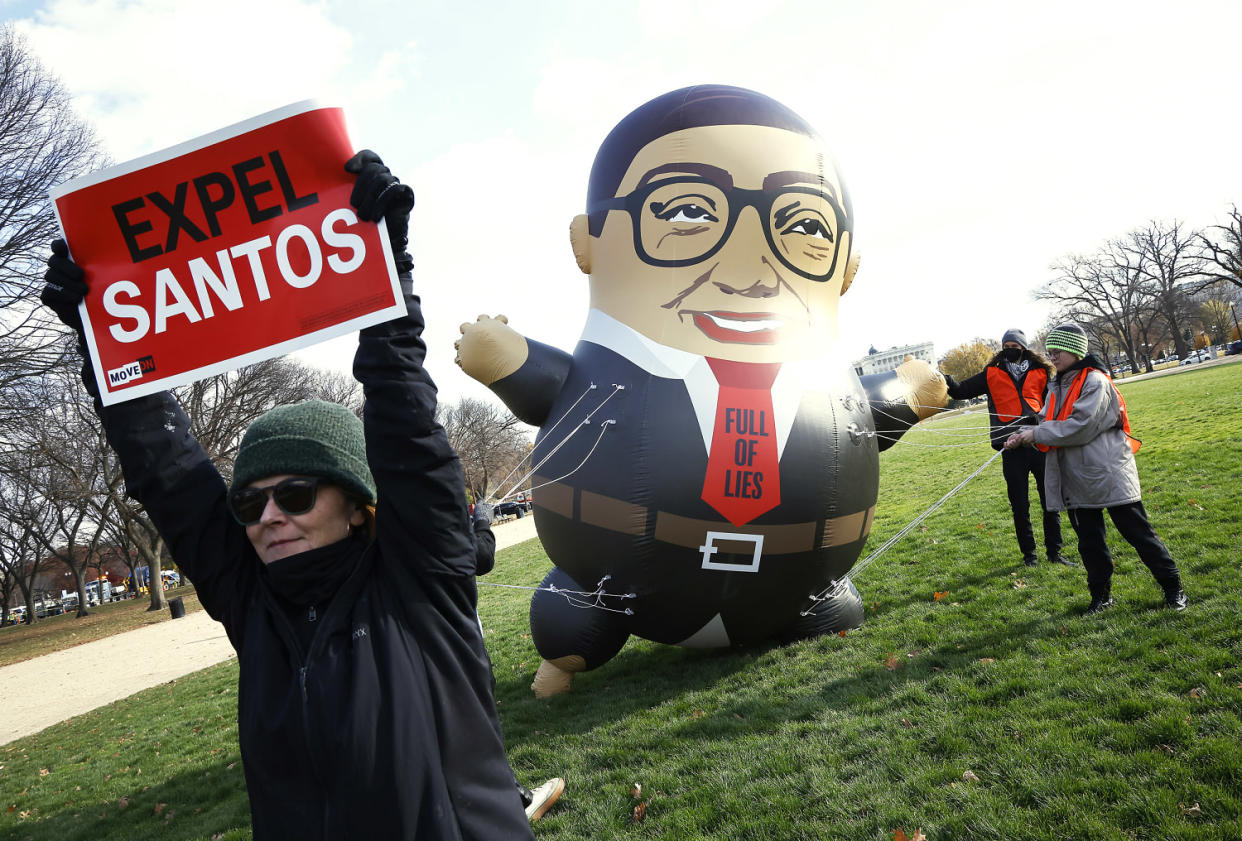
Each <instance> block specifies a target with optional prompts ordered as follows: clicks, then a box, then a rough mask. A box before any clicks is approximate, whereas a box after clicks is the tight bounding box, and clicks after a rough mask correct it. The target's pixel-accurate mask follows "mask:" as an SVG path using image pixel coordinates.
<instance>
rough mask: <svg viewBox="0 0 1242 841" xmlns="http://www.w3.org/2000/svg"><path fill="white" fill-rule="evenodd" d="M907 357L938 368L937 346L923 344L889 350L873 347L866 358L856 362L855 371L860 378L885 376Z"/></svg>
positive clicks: (928, 343)
mask: <svg viewBox="0 0 1242 841" xmlns="http://www.w3.org/2000/svg"><path fill="white" fill-rule="evenodd" d="M907 356H912V357H914V358H915V359H922V360H923V361H924V362H926V363H927V364H929V365H931V366H932V367H933V368H934V367H936V349H935V345H933V344H932V343H931V342H923V343H922V344H917V345H906V346H904V347H894V348H889V349H888V350H876V349H875V346H872V348H871V350H870V351H868V352H867V355H866V356H864V357H863V358H862V359H859V360H856V361H855V362H854V370H855V371H857V372H858V375H859V376H860V377H861V376H862V375H864V374H883V373H884V372H885V371H892V370H894V369H896V367H897V366H898V365H900V364H901V363H902V362H905V360H906V357H907Z"/></svg>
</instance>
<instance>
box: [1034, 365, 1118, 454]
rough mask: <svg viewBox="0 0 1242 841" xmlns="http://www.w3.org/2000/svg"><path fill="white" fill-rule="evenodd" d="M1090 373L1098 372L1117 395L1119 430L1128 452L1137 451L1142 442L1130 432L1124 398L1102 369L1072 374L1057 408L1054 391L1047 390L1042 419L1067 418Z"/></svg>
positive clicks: (1041, 446) (1045, 446) (1049, 446)
mask: <svg viewBox="0 0 1242 841" xmlns="http://www.w3.org/2000/svg"><path fill="white" fill-rule="evenodd" d="M1092 373H1095V374H1099V375H1100V376H1101V377H1103V378H1104V379H1105V380H1107V382H1108V386H1109V388H1111V389H1112V390H1113V394H1115V395H1117V405H1118V406H1120V407H1121V423H1120V424H1119V425H1120V426H1121V431H1122V432H1124V433H1125V434H1126V443H1128V444H1129V445H1130V452H1132V453H1137V452H1138V451H1139V447H1141V446H1143V442H1142V441H1140V440H1139V439H1137V438H1135V437H1134V436H1133V435H1131V434H1130V416H1129V415H1127V414H1126V399H1125V398H1124V397H1122V396H1121V392H1120V391H1118V390H1117V386H1116V385H1114V384H1113V380H1112V378H1111V377H1109V376H1108V375H1107V374H1105V373H1104V372H1103V371H1100V370H1097V369H1095V368H1083V369H1082V370H1080V371H1079V372H1078V373H1077V374H1075V375H1074V381H1073V382H1072V383H1070V387H1069V391H1067V392H1066V393H1065V404H1064V405H1063V406H1061V408H1060V410H1059V411H1058V410H1057V395H1056V392H1054V391H1051V390H1049V392H1048V403H1047V405H1046V406H1045V407H1044V408H1045V413H1044V420H1050V421H1062V420H1065V419H1066V418H1068V417H1069V416H1070V415H1071V414H1072V413H1073V411H1074V401H1076V400H1077V399H1078V395H1079V394H1081V393H1082V387H1083V384H1084V383H1086V382H1087V377H1088V376H1090V375H1091V374H1092ZM1035 448H1036V449H1038V450H1039V451H1040V452H1044V453H1046V452H1048V451H1049V450H1055V449H1056V446H1055V445H1053V444H1036V445H1035Z"/></svg>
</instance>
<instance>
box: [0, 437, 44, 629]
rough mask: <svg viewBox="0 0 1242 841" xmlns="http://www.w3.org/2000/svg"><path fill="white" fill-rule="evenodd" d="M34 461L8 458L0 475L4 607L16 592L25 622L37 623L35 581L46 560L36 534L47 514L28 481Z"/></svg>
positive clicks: (17, 456)
mask: <svg viewBox="0 0 1242 841" xmlns="http://www.w3.org/2000/svg"><path fill="white" fill-rule="evenodd" d="M31 461H32V460H31V459H30V458H29V457H28V456H26V457H25V459H23V458H22V457H21V455H20V454H12V453H9V454H6V456H5V458H4V464H3V468H4V469H3V470H2V471H0V570H2V572H3V576H4V588H3V589H4V604H5V610H6V611H7V609H8V603H9V599H10V598H11V597H12V594H13V590H14V588H16V589H18V590H19V591H20V592H21V594H22V601H23V603H24V604H25V605H26V621H27V622H28V623H30V622H34V621H35V619H36V611H35V589H34V583H35V579H36V578H37V577H38V575H39V571H40V566H41V564H42V562H43V560H44V559H45V557H46V554H45V553H44V552H43V546H42V544H41V543H40V542H39V540H38V539H37V538H36V536H35V535H36V532H38V531H39V530H41V529H46V527H47V520H48V516H47V515H48V511H47V510H46V508H41V507H40V506H39V505H38V498H37V497H38V495H37V494H36V493H35V491H34V489H33V488H32V487H31V485H30V483H29V482H27V481H25V479H24V477H25V476H26V475H27V474H28V473H29V472H30V471H29V463H30V462H31Z"/></svg>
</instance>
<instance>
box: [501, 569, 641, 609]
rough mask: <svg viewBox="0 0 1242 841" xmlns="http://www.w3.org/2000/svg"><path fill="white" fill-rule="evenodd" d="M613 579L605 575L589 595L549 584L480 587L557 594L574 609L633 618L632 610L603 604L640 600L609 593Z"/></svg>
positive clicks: (623, 594)
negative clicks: (609, 582)
mask: <svg viewBox="0 0 1242 841" xmlns="http://www.w3.org/2000/svg"><path fill="white" fill-rule="evenodd" d="M611 578H612V576H611V575H605V576H604V577H603V578H601V579H600V580H599V584H597V585H595V589H594V590H592V591H591V592H589V593H587V592H584V591H582V590H566V589H565V588H564V587H557V586H556V585H555V584H549V585H548V586H547V587H526V586H523V585H521V584H493V583H491V582H490V581H480V582H478V584H479V586H480V587H498V588H501V589H505V590H530V591H531V592H535V593H555V594H556V595H558V596H561V597H562V598H564V599H565V601H567V602H569V604H570V605H571V606H573V607H578V608H583V609H594V610H605V611H607V612H609V613H620V614H623V615H625V616H633V615H634V611H633V610H632V609H631V608H628V607H627V608H617V607H608V606H607V605H605V604H604V603H603V600H604V599H635V598H638V594H637V593H609V592H607V591H606V590H605V589H604V582H606V581H608V580H609V579H611ZM588 600H589V601H588Z"/></svg>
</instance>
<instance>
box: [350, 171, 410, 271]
mask: <svg viewBox="0 0 1242 841" xmlns="http://www.w3.org/2000/svg"><path fill="white" fill-rule="evenodd" d="M345 171H346V172H348V173H351V174H353V175H357V176H358V180H357V181H355V182H354V189H353V192H352V193H350V196H349V203H350V204H352V205H353V206H354V209H356V210H357V211H358V218H359V219H362V220H364V221H366V222H378V221H379V220H380V218H381V217H382V218H383V219H384V225H385V227H387V228H388V239H389V242H391V243H392V257H393V261H394V262H395V263H396V264H397V271H399V272H407V271H409V270H410V269H412V268H414V258H412V257H411V256H410V255H409V253H408V252H407V251H406V248H407V246H409V244H410V211H411V210H413V209H414V190H412V189H411V188H410V187H409V185H407V184H402V183H401V182H400V181H399V180H398V179H397V177H396V176H395V175H393V174H392V172H391V171H390V170H389V169H388V167H386V166H384V162H383V161H382V160H380V156H379V155H377V154H375V153H374V152H372V151H371V150H370V149H363V150H362V151H361V152H359V153H358V154H356V155H354V156H353V157H352V158H350V159H349V160H348V161H346V162H345Z"/></svg>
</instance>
